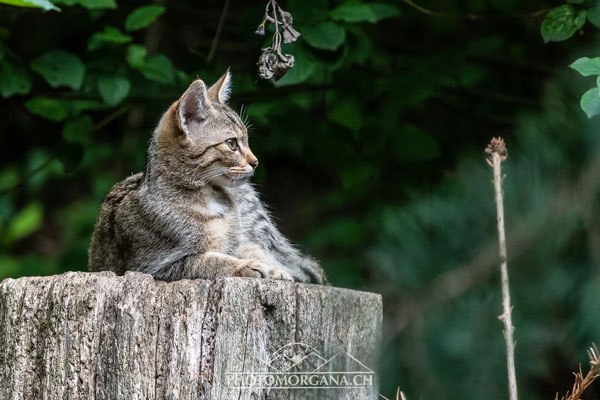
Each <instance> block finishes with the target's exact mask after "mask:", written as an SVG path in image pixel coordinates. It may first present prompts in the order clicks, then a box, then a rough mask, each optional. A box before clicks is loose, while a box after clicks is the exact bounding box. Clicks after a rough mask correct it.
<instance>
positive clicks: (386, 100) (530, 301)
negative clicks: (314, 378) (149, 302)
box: [0, 0, 600, 400]
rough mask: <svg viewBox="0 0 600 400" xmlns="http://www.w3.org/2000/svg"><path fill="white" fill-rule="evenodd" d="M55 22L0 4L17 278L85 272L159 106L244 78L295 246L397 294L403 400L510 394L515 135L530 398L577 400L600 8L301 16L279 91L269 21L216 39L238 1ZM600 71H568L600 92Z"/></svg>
mask: <svg viewBox="0 0 600 400" xmlns="http://www.w3.org/2000/svg"><path fill="white" fill-rule="evenodd" d="M55 3H56V6H57V7H60V9H61V11H60V12H43V11H42V10H40V9H36V8H18V7H12V6H5V5H0V9H1V11H2V13H1V14H0V94H1V95H2V97H3V107H2V108H0V115H1V121H2V122H1V126H2V135H3V138H4V142H3V143H5V145H4V146H2V147H1V148H0V157H2V164H1V165H0V279H2V278H4V277H18V276H23V275H39V274H54V273H60V272H63V271H65V270H71V269H85V268H86V263H87V248H88V245H89V238H90V235H91V232H92V229H93V224H94V222H95V218H96V215H97V212H98V207H99V205H100V202H101V200H102V198H103V196H104V195H105V194H106V193H107V192H108V190H109V189H110V187H111V186H112V185H113V184H114V183H116V182H117V181H119V180H121V179H123V178H124V177H126V176H128V175H129V174H131V173H135V172H137V171H140V170H141V169H142V168H143V163H144V152H145V147H146V144H147V141H148V138H149V136H150V133H151V131H152V129H154V127H155V126H156V123H157V121H158V119H159V118H160V116H161V115H162V113H163V112H164V110H165V109H166V108H167V107H168V106H169V104H170V103H171V102H173V101H174V100H176V99H177V97H178V96H179V95H180V94H181V93H182V92H183V90H184V89H185V88H186V87H187V85H188V84H189V83H190V82H191V81H192V79H194V78H196V77H200V78H202V79H204V80H205V81H206V82H208V83H212V82H214V81H215V80H216V79H217V78H218V77H219V76H220V75H221V74H222V73H223V72H224V71H225V70H226V69H227V68H228V67H230V69H231V72H232V76H233V83H234V90H233V95H232V106H233V107H234V108H235V109H240V108H241V106H242V105H244V109H245V114H246V115H247V118H248V120H249V121H250V122H251V123H252V124H253V125H254V126H253V128H252V130H251V133H250V143H251V145H252V149H253V152H254V153H255V154H256V155H257V156H258V158H259V159H260V161H261V165H260V167H259V168H258V169H257V176H256V182H257V187H258V189H259V191H260V192H261V193H263V197H264V198H265V200H266V202H267V203H268V204H270V205H271V206H272V208H273V213H274V215H275V216H276V217H277V221H278V223H279V225H280V226H281V227H282V230H283V231H284V232H285V233H287V234H288V236H290V237H291V238H292V240H293V241H295V242H298V243H299V246H300V248H302V249H303V251H307V252H308V253H310V254H313V255H315V256H316V257H317V258H319V259H321V260H322V263H323V264H324V266H325V269H326V270H327V271H328V273H329V275H330V278H331V281H332V282H333V284H334V285H337V286H345V287H351V288H356V289H362V290H371V291H375V292H379V293H382V294H383V296H384V305H385V318H386V319H385V323H384V329H385V344H384V348H385V350H386V351H385V354H384V357H383V359H382V366H381V371H382V374H381V384H382V393H383V394H384V395H386V396H387V397H391V396H392V393H395V392H396V387H397V386H398V385H399V386H401V388H402V390H404V391H405V393H406V394H407V398H409V399H412V398H448V399H470V398H485V399H491V400H493V399H500V398H506V395H505V394H506V378H505V376H506V372H505V365H504V348H503V339H502V334H501V329H502V327H501V324H500V323H499V322H498V321H497V319H496V315H498V314H500V312H501V307H500V301H499V292H500V290H499V287H498V285H499V282H498V276H497V274H496V273H495V271H496V269H497V265H496V258H495V256H494V254H496V252H497V249H496V247H495V240H496V230H495V211H494V203H493V189H492V186H491V184H490V180H491V175H490V174H491V173H490V170H489V167H488V166H487V164H486V163H485V155H484V153H483V149H484V147H485V145H486V144H487V143H488V142H489V139H490V138H491V137H492V136H503V137H504V138H505V139H506V141H507V147H508V149H509V155H508V159H507V161H506V164H505V173H506V176H507V177H506V181H505V183H504V190H505V192H506V193H505V202H506V204H505V208H506V213H507V218H506V223H507V239H508V243H509V248H508V254H509V257H510V258H511V259H510V262H509V265H510V268H511V271H510V277H511V291H512V296H513V303H514V305H515V309H514V311H513V317H514V325H515V328H516V331H515V339H516V342H517V346H516V354H515V356H516V363H517V365H516V369H517V377H518V379H519V389H520V391H521V393H522V396H523V398H532V399H538V398H539V399H542V398H546V399H547V398H552V397H553V396H554V393H556V392H557V391H561V392H564V391H565V390H566V389H568V388H569V385H570V384H571V383H572V382H570V377H571V372H570V371H571V368H572V366H573V365H576V364H577V363H578V362H580V361H584V360H585V352H584V350H585V349H586V348H587V346H588V345H589V343H590V342H591V341H593V340H596V341H597V335H598V332H600V324H599V320H598V318H597V310H598V309H600V303H599V299H600V298H599V297H598V290H597V288H598V278H599V276H598V268H597V265H598V263H599V262H600V259H599V258H598V257H599V255H598V251H597V249H598V248H600V244H598V243H597V240H598V237H600V236H598V231H597V226H600V225H598V222H599V221H598V215H600V212H599V210H598V206H597V204H596V202H594V201H592V200H593V199H597V198H598V193H599V189H598V187H597V184H596V183H595V180H594V179H591V180H590V179H586V178H585V176H588V177H589V176H592V177H593V176H595V175H594V174H593V173H592V172H593V171H592V172H590V171H589V170H588V169H587V168H588V163H593V162H594V160H595V159H596V158H595V157H596V155H597V151H598V150H600V136H599V135H598V130H599V128H600V125H599V124H600V122H598V120H597V119H591V120H588V119H587V118H586V117H585V116H584V115H583V113H581V112H580V111H579V109H578V107H579V106H578V104H577V103H578V98H579V97H580V95H581V93H583V92H584V91H585V90H584V89H585V88H584V87H583V86H584V84H585V82H582V80H581V78H579V77H578V76H576V74H573V73H572V71H569V70H567V68H565V66H566V65H568V64H569V63H571V62H572V61H573V60H576V59H578V58H580V57H581V56H583V55H585V54H590V53H591V50H590V49H591V48H593V47H594V46H595V45H596V43H597V42H596V41H595V34H596V33H597V31H596V29H595V28H594V27H592V26H591V25H592V24H596V23H597V22H598V19H599V17H598V10H597V9H596V8H595V7H591V6H590V4H589V3H587V2H569V3H567V4H566V5H568V6H569V9H570V10H571V9H572V12H571V11H570V12H569V13H564V11H563V13H564V15H563V14H561V15H563V17H561V18H562V19H560V18H559V19H558V20H557V21H550V22H546V23H545V24H542V17H541V16H540V15H541V14H540V13H537V11H538V10H547V9H551V8H556V7H561V6H564V5H565V4H559V3H560V2H556V1H551V0H533V1H531V2H526V3H527V4H525V3H524V2H522V1H519V0H502V1H500V0H491V1H488V2H483V1H480V0H465V1H461V2H447V1H441V0H429V1H427V2H425V1H423V5H422V7H425V8H424V9H423V10H419V9H415V8H414V7H411V6H409V5H408V3H407V2H401V3H399V2H393V1H387V0H386V1H384V0H380V1H374V2H369V1H334V0H289V1H287V2H285V4H283V2H282V4H281V5H282V6H283V8H284V9H285V10H286V11H289V12H290V13H291V14H292V15H293V21H294V23H293V26H294V29H296V30H297V31H298V32H300V34H301V35H300V37H299V38H298V40H296V41H295V42H293V43H289V44H283V46H282V49H283V50H284V51H285V53H288V54H291V55H293V56H294V59H295V62H294V67H293V68H292V69H290V70H289V71H288V72H287V73H286V74H285V76H283V77H282V78H281V79H280V80H279V81H277V82H276V83H273V82H270V81H263V80H260V79H258V71H257V65H256V60H257V59H258V57H259V56H260V54H261V50H260V49H261V48H264V47H268V46H270V45H271V38H270V37H269V36H270V35H271V33H272V32H269V28H268V27H267V28H266V32H265V33H266V34H267V35H266V36H267V37H262V36H257V35H254V32H255V30H256V25H257V22H260V21H261V18H263V16H264V6H265V3H266V1H262V0H261V1H258V0H256V1H251V2H231V3H230V6H229V9H228V10H227V14H226V15H225V17H224V18H225V19H224V24H223V25H222V28H221V33H220V35H219V39H218V40H215V37H216V36H217V35H216V32H217V30H218V26H219V20H220V19H221V13H222V12H223V2H221V1H216V0H213V1H208V2H202V5H200V4H199V3H198V2H195V1H191V0H185V1H183V0H182V1H177V2H168V3H161V4H164V8H163V7H162V6H160V5H159V6H158V7H157V5H150V4H148V3H147V2H143V1H128V2H126V1H119V2H115V1H114V0H61V1H60V2H59V1H56V2H55ZM417 3H420V2H417ZM148 7H151V8H148ZM583 11H585V17H586V18H587V21H588V22H589V24H587V25H584V26H583V27H580V28H577V29H575V31H573V32H574V33H571V34H573V35H574V34H575V33H576V32H577V31H579V32H580V33H579V34H578V36H579V38H578V40H569V41H562V42H559V43H554V42H553V43H548V44H544V42H543V40H542V39H541V38H540V34H539V30H538V28H539V27H540V26H541V25H543V26H544V29H545V30H547V29H550V31H548V32H547V35H546V36H545V37H550V38H557V37H561V35H562V36H565V35H566V33H568V32H571V31H572V30H573V27H578V26H580V24H581V14H582V12H583ZM549 15H550V14H549V13H548V14H547V16H546V18H548V16H549ZM567 15H568V16H567ZM475 16H478V17H475ZM578 18H579V19H578ZM128 21H129V23H128ZM31 27H43V29H42V28H39V29H36V30H35V34H34V33H32V29H33V28H31ZM38 31H43V34H40V33H39V32H38ZM213 42H215V43H216V45H215V50H214V58H213V59H212V60H211V61H210V62H209V57H208V55H209V54H210V53H211V48H212V46H213ZM596 64H597V61H596V60H595V59H594V58H589V59H582V60H578V61H576V62H575V63H573V68H574V69H576V70H577V71H580V72H583V73H584V74H588V75H589V77H592V78H589V79H596V77H597V76H598V73H597V72H596V68H597V66H596ZM597 94H598V93H597V89H596V92H594V93H592V94H591V95H588V96H589V97H590V98H589V107H590V108H589V109H588V111H589V112H591V113H592V114H594V113H596V112H597V111H596V110H597V109H598V108H599V107H598V105H597V97H598V95H597ZM585 107H586V108H587V107H588V105H587V103H586V106H585ZM582 173H583V174H582ZM586 174H587V175H586ZM489 249H492V250H493V251H492V252H491V254H492V256H489V254H490V252H489ZM594 389H595V391H594ZM588 391H589V392H586V395H587V396H588V397H586V398H594V396H595V398H599V394H598V389H597V387H596V388H595V387H594V385H592V386H591V387H590V388H589V389H588Z"/></svg>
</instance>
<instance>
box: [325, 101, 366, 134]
mask: <svg viewBox="0 0 600 400" xmlns="http://www.w3.org/2000/svg"><path fill="white" fill-rule="evenodd" d="M327 118H329V119H330V120H331V121H333V122H337V123H338V124H340V125H341V126H343V127H346V128H348V129H350V130H351V131H359V130H360V128H362V126H363V123H364V120H363V115H362V110H361V107H360V104H359V103H358V101H357V100H356V98H354V97H349V98H346V99H344V100H341V101H339V102H337V103H336V104H335V105H334V106H333V107H332V108H331V109H329V110H328V111H327Z"/></svg>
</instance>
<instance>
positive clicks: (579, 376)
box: [554, 343, 600, 400]
mask: <svg viewBox="0 0 600 400" xmlns="http://www.w3.org/2000/svg"><path fill="white" fill-rule="evenodd" d="M588 357H589V358H590V371H589V372H588V373H587V375H586V376H585V377H584V376H583V372H581V364H579V372H573V375H575V383H574V384H573V388H572V389H571V394H569V392H568V391H567V393H566V394H565V395H564V396H562V397H561V398H560V400H579V398H580V397H581V395H582V394H583V392H584V391H585V389H587V387H588V386H590V385H591V384H592V382H594V380H595V379H596V378H598V377H599V376H600V352H598V347H596V344H595V343H592V347H590V348H589V349H588ZM554 399H555V400H559V398H558V393H556V397H555V398H554Z"/></svg>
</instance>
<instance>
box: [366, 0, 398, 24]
mask: <svg viewBox="0 0 600 400" xmlns="http://www.w3.org/2000/svg"><path fill="white" fill-rule="evenodd" d="M369 8H370V9H371V11H372V12H373V14H374V15H375V19H376V20H377V21H381V20H382V19H386V18H393V17H397V16H398V15H400V14H401V12H400V9H399V8H398V7H396V6H394V5H392V4H387V3H369Z"/></svg>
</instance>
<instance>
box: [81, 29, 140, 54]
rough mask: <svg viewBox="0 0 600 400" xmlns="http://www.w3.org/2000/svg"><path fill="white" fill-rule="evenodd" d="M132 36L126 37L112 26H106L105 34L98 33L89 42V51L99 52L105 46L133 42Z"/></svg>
mask: <svg viewBox="0 0 600 400" xmlns="http://www.w3.org/2000/svg"><path fill="white" fill-rule="evenodd" d="M131 40H132V39H131V36H129V35H124V34H123V33H121V31H120V30H118V29H117V28H114V27H112V26H105V27H104V32H96V33H94V34H93V35H92V36H90V39H89V40H88V45H87V48H88V50H89V51H93V50H97V49H99V48H100V47H102V46H103V45H104V44H123V43H129V42H131Z"/></svg>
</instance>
